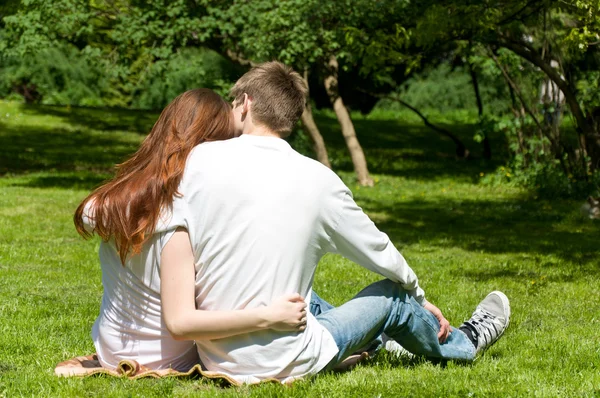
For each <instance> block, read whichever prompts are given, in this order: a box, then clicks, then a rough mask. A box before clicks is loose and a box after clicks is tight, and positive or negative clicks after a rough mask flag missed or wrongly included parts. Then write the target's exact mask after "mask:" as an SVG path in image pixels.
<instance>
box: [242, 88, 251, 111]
mask: <svg viewBox="0 0 600 398" xmlns="http://www.w3.org/2000/svg"><path fill="white" fill-rule="evenodd" d="M251 106H252V99H251V98H250V97H249V96H248V94H246V93H244V102H243V103H242V115H244V116H245V115H246V114H247V113H248V111H249V110H250V108H251Z"/></svg>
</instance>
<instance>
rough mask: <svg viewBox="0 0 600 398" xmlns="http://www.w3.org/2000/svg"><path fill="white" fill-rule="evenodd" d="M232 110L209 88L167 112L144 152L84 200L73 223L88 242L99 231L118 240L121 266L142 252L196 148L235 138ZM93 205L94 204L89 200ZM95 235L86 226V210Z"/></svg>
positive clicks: (181, 100)
mask: <svg viewBox="0 0 600 398" xmlns="http://www.w3.org/2000/svg"><path fill="white" fill-rule="evenodd" d="M232 123H233V121H232V116H231V107H230V105H229V103H227V102H225V100H223V99H222V98H221V97H220V96H219V95H218V94H216V93H215V92H213V91H212V90H209V89H202V88H200V89H195V90H190V91H186V92H185V93H183V94H181V95H179V96H178V97H177V98H175V99H174V100H173V101H172V102H171V103H170V104H169V105H167V107H166V108H165V109H164V110H163V111H162V113H161V114H160V117H159V118H158V120H157V121H156V123H155V124H154V127H152V130H151V131H150V134H148V136H147V137H146V138H145V139H144V141H143V142H142V144H141V145H140V148H139V149H138V150H137V152H135V154H133V156H132V157H131V158H129V159H128V160H127V161H125V162H124V163H122V164H120V165H117V172H116V175H115V177H114V178H113V179H112V180H110V181H108V182H106V183H105V184H104V185H102V186H100V187H99V188H97V189H96V190H94V191H93V192H92V193H91V194H89V195H88V197H87V198H85V199H84V200H83V202H81V204H80V205H79V207H78V208H77V210H76V211H75V216H74V217H73V220H74V222H75V228H77V232H78V233H79V234H80V235H81V236H83V237H84V238H86V239H87V238H90V237H91V236H92V235H93V233H97V234H98V235H99V236H100V237H101V238H102V239H103V240H105V241H108V240H109V239H111V238H112V239H114V242H115V245H116V248H117V250H118V252H119V256H120V258H121V263H122V264H125V260H126V258H127V256H128V255H129V254H130V253H133V254H136V253H139V252H140V251H141V249H142V245H143V244H144V242H145V241H146V240H147V239H148V237H150V236H151V235H152V234H153V233H154V230H155V228H156V223H157V222H158V220H159V217H160V214H161V212H162V211H163V210H164V209H171V208H172V205H173V199H174V197H175V196H176V195H180V194H179V192H178V191H177V189H178V187H179V183H180V182H181V179H182V177H183V172H184V169H185V164H186V160H187V158H188V155H189V154H190V152H191V150H192V149H193V148H194V147H195V146H196V145H198V144H200V143H202V142H205V141H217V140H224V139H228V138H232V137H233V124H232ZM90 201H91V202H90ZM88 203H91V206H90V207H91V208H92V209H93V210H92V211H89V210H86V213H88V214H86V216H88V217H90V218H91V220H92V223H91V224H92V225H93V231H91V232H89V231H87V230H86V229H85V227H84V220H83V217H84V210H85V208H86V205H87V204H88Z"/></svg>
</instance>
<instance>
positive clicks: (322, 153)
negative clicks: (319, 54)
mask: <svg viewBox="0 0 600 398" xmlns="http://www.w3.org/2000/svg"><path fill="white" fill-rule="evenodd" d="M304 83H305V84H306V87H307V88H308V71H306V70H304ZM302 125H303V126H304V128H305V129H306V131H307V132H308V135H309V136H310V138H311V139H312V142H313V149H314V151H315V154H316V155H317V160H318V161H319V162H321V163H323V164H324V165H325V166H327V167H329V168H331V163H329V156H328V155H327V147H325V141H324V140H323V136H322V135H321V133H320V132H319V128H318V127H317V124H316V123H315V119H314V118H313V114H312V108H311V106H310V94H309V95H307V99H306V105H305V106H304V112H303V113H302Z"/></svg>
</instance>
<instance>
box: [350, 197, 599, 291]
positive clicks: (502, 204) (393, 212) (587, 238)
mask: <svg viewBox="0 0 600 398" xmlns="http://www.w3.org/2000/svg"><path fill="white" fill-rule="evenodd" d="M359 203H360V204H361V205H363V206H364V207H365V208H366V209H368V211H369V212H374V213H378V214H379V213H383V214H385V216H386V217H385V218H384V219H383V221H380V222H378V223H377V226H378V227H379V228H380V229H381V230H382V231H385V232H386V233H387V234H388V235H389V236H390V238H391V239H392V240H393V241H395V242H397V243H398V244H399V245H400V248H401V246H402V244H416V243H423V242H424V243H426V244H427V245H429V246H437V247H443V248H454V247H456V248H461V249H464V250H466V251H470V252H486V253H494V254H497V253H500V254H501V253H515V254H518V253H526V254H530V255H533V256H534V259H533V261H536V262H540V263H539V265H540V266H541V267H542V268H544V267H546V266H547V267H552V266H554V265H555V264H554V263H551V262H549V260H548V259H547V257H546V256H548V255H555V256H557V257H559V258H561V259H563V260H566V261H568V262H570V263H571V264H574V265H576V267H574V269H573V270H572V271H573V272H577V273H579V274H581V275H583V274H585V272H588V271H593V272H597V271H599V270H600V265H599V263H598V261H597V259H598V258H599V257H600V245H598V239H597V224H596V223H593V222H591V221H588V220H583V219H580V220H579V219H574V220H573V219H569V218H568V217H573V214H574V211H573V207H574V206H575V205H574V204H573V203H572V202H553V208H551V209H544V203H543V202H536V201H529V200H527V198H521V199H519V198H517V199H514V200H503V201H491V200H451V199H448V200H444V201H443V202H442V201H435V202H434V201H398V202H394V203H389V202H388V203H383V202H381V201H377V200H370V199H369V198H361V199H360V200H359ZM537 254H539V255H540V256H536V255H537ZM542 256H543V257H542ZM544 261H545V263H544ZM575 268H577V270H576V269H575ZM526 273H527V272H526V271H525V273H524V271H523V270H519V269H516V268H514V267H512V266H511V264H505V266H504V267H502V266H501V265H499V268H494V269H489V268H485V267H483V268H481V269H475V270H473V269H466V270H464V271H463V274H464V275H467V276H470V277H472V278H473V279H476V280H479V281H484V280H491V279H495V278H498V277H511V278H512V277H515V278H516V277H519V278H525V277H535V276H536V275H527V274H526ZM571 275H572V274H571ZM565 277H566V278H567V279H569V278H570V277H569V276H568V275H565ZM561 280H563V279H561ZM563 281H564V280H563Z"/></svg>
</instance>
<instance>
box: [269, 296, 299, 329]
mask: <svg viewBox="0 0 600 398" xmlns="http://www.w3.org/2000/svg"><path fill="white" fill-rule="evenodd" d="M265 309H266V310H267V319H268V321H269V328H270V329H273V330H278V331H282V332H293V331H302V330H304V329H306V303H305V302H304V299H303V298H302V296H300V295H299V294H298V293H294V294H288V295H285V296H281V297H279V298H278V299H276V300H274V301H273V302H272V303H271V305H269V306H268V307H265Z"/></svg>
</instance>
